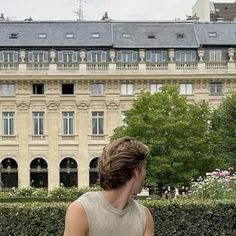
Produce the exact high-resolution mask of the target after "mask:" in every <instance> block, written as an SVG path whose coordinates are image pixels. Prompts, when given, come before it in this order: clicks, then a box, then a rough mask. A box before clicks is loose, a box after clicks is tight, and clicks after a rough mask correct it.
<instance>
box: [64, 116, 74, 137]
mask: <svg viewBox="0 0 236 236" xmlns="http://www.w3.org/2000/svg"><path fill="white" fill-rule="evenodd" d="M62 130H63V134H74V112H62Z"/></svg>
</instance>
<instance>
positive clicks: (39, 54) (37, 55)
mask: <svg viewBox="0 0 236 236" xmlns="http://www.w3.org/2000/svg"><path fill="white" fill-rule="evenodd" d="M27 57H28V62H29V63H46V62H48V61H49V53H48V51H29V52H28V54H27Z"/></svg>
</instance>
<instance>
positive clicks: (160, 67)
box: [146, 62, 168, 70]
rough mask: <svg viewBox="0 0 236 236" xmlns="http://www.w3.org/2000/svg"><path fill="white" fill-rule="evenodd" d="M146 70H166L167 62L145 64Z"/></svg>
mask: <svg viewBox="0 0 236 236" xmlns="http://www.w3.org/2000/svg"><path fill="white" fill-rule="evenodd" d="M146 69H147V70H168V63H167V62H147V64H146Z"/></svg>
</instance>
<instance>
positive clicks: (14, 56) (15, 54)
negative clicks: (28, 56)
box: [13, 52, 18, 62]
mask: <svg viewBox="0 0 236 236" xmlns="http://www.w3.org/2000/svg"><path fill="white" fill-rule="evenodd" d="M13 62H18V52H13Z"/></svg>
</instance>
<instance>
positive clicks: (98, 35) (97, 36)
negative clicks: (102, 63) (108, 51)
mask: <svg viewBox="0 0 236 236" xmlns="http://www.w3.org/2000/svg"><path fill="white" fill-rule="evenodd" d="M91 36H92V38H100V34H99V33H92V35H91Z"/></svg>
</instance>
